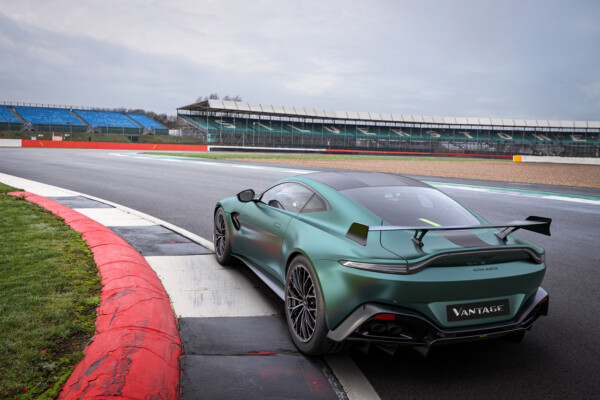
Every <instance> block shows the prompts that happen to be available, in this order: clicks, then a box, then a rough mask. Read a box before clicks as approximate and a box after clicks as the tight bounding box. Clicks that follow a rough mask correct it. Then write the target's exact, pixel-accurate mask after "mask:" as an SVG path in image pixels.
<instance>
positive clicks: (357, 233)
mask: <svg viewBox="0 0 600 400" xmlns="http://www.w3.org/2000/svg"><path fill="white" fill-rule="evenodd" d="M550 223H552V219H551V218H544V217H536V216H531V217H527V218H525V220H524V221H512V222H509V223H506V224H499V225H452V226H391V225H380V226H367V225H363V224H360V223H358V222H355V223H353V224H352V225H350V229H348V232H347V233H346V237H347V238H348V239H351V240H354V241H355V242H356V243H359V244H362V245H363V246H366V245H367V236H368V235H369V232H371V231H415V235H414V236H413V237H412V241H413V242H415V243H416V244H417V245H418V246H419V247H423V238H424V237H425V235H426V234H427V232H429V231H459V230H470V229H490V228H502V230H501V231H499V232H496V233H495V235H496V236H498V237H499V238H500V239H502V240H503V241H505V242H506V238H507V236H508V235H510V234H511V233H513V232H514V231H516V230H518V229H525V230H528V231H532V232H537V233H541V234H543V235H547V236H550Z"/></svg>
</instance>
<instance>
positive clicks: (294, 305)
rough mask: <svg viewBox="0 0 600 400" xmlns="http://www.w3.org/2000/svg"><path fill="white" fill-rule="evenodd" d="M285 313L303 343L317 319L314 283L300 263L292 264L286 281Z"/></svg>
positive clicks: (309, 336)
mask: <svg viewBox="0 0 600 400" xmlns="http://www.w3.org/2000/svg"><path fill="white" fill-rule="evenodd" d="M286 307H287V315H288V318H289V323H290V326H291V328H292V329H293V331H294V333H295V335H296V337H297V338H298V340H300V341H301V342H303V343H306V342H308V341H309V340H310V339H312V337H313V334H314V332H315V323H316V320H317V299H316V297H315V285H314V284H313V280H312V278H311V276H310V273H309V272H308V270H307V269H306V267H305V266H304V265H303V264H302V263H298V264H296V265H292V270H291V271H290V277H289V280H288V282H287V302H286Z"/></svg>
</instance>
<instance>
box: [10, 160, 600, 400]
mask: <svg viewBox="0 0 600 400" xmlns="http://www.w3.org/2000/svg"><path fill="white" fill-rule="evenodd" d="M115 153H116V152H115V151H100V150H63V149H0V172H1V173H5V174H9V175H14V176H18V177H22V178H26V179H31V180H34V181H38V182H43V183H47V184H50V185H55V186H59V187H62V188H66V189H71V190H75V191H78V192H81V193H84V194H88V195H92V196H96V197H99V198H102V199H106V200H109V201H112V202H115V203H118V204H121V205H124V206H126V207H130V208H133V209H136V210H138V211H141V212H144V213H146V214H149V215H152V216H155V217H157V218H160V219H163V220H165V221H167V222H169V223H172V224H174V225H177V226H180V227H182V228H184V229H187V230H189V231H191V232H193V233H195V234H197V235H199V236H201V237H203V238H206V239H209V240H210V239H211V238H212V213H213V206H214V204H215V202H216V201H217V200H219V199H221V198H223V197H227V196H231V195H234V194H235V193H237V192H239V191H241V190H243V189H247V188H253V189H255V190H256V191H259V190H262V189H263V188H265V187H266V186H268V185H269V184H270V183H272V182H274V181H275V180H277V179H280V178H283V177H286V176H291V175H296V174H297V173H299V172H301V171H300V170H301V168H298V169H295V168H291V167H289V166H285V167H283V166H282V168H277V167H275V166H273V165H264V166H261V165H244V164H242V163H234V162H220V161H201V162H199V161H187V162H175V161H173V160H164V159H151V158H143V157H132V156H127V155H124V156H123V155H122V154H124V153H119V154H121V156H116V155H114V154H115ZM419 178H420V179H422V180H425V181H428V182H438V183H437V184H436V186H438V187H439V188H440V189H441V190H443V191H445V192H446V193H448V194H449V195H451V196H453V197H454V198H456V199H457V200H459V201H460V202H462V203H463V204H465V205H466V206H468V207H470V208H471V209H473V210H474V211H476V212H478V213H480V214H482V215H483V216H484V217H485V218H487V219H488V220H489V221H490V222H496V223H500V222H506V221H511V220H515V219H522V218H525V217H527V216H529V215H539V216H544V217H550V218H552V219H553V222H552V228H551V230H552V236H551V237H546V236H542V235H535V234H533V233H530V232H519V233H518V234H519V235H520V236H523V237H525V238H528V239H532V240H534V241H535V242H537V243H539V244H541V245H542V246H544V247H545V248H546V251H547V256H546V261H547V265H548V269H547V273H546V277H545V280H544V283H543V287H544V288H545V289H546V290H547V291H548V293H550V313H549V316H548V317H545V318H541V319H540V320H538V321H537V322H536V324H534V327H533V329H532V330H531V331H530V332H529V333H528V334H527V335H526V336H525V339H524V341H523V342H522V343H521V344H519V345H517V344H514V343H509V342H505V341H501V340H494V341H486V342H479V343H475V344H465V345H458V346H448V347H440V348H437V349H435V350H434V351H433V352H432V353H431V354H430V356H429V357H428V358H427V359H421V358H418V357H416V356H413V355H412V354H409V353H405V352H398V353H397V354H396V355H394V356H391V355H388V354H386V353H384V352H382V351H381V350H377V349H375V350H372V351H370V352H369V353H367V354H365V353H362V352H360V351H358V350H352V351H351V352H350V355H351V357H352V358H353V359H354V361H355V362H356V363H357V365H358V366H359V368H360V369H361V370H362V371H363V373H364V374H365V375H366V377H367V378H368V379H369V381H370V382H371V384H372V385H373V387H374V388H375V390H376V391H377V393H378V394H379V396H380V397H381V398H382V399H397V398H402V399H406V398H444V399H451V398H457V399H458V398H460V399H463V398H487V399H495V398H498V399H505V398H545V399H549V398H582V399H583V398H598V394H599V393H600V379H598V378H597V375H598V372H599V371H600V338H599V334H600V306H599V304H600V251H599V247H598V239H599V238H600V202H599V201H597V200H599V199H600V190H595V189H578V188H566V187H552V186H540V185H531V184H527V185H524V184H507V183H499V182H489V181H486V182H484V181H465V180H458V179H449V178H443V179H442V178H435V177H419ZM465 184H468V185H477V186H483V187H494V188H509V189H519V191H514V190H510V191H509V190H504V189H493V190H489V189H482V188H474V187H472V186H465ZM542 192H554V193H557V194H560V196H549V195H548V194H547V193H542ZM577 196H579V197H577ZM581 196H591V197H595V198H596V200H593V199H592V200H591V201H590V200H589V197H588V198H587V199H586V198H581ZM265 290H268V289H265ZM265 296H268V297H270V298H273V297H274V296H272V295H269V294H265Z"/></svg>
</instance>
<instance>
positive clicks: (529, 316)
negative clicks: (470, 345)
mask: <svg viewBox="0 0 600 400" xmlns="http://www.w3.org/2000/svg"><path fill="white" fill-rule="evenodd" d="M548 299H549V296H548V293H547V292H546V291H545V290H544V289H542V288H538V290H537V292H536V293H535V294H534V295H533V296H531V297H530V298H529V299H528V300H527V301H526V302H525V304H524V305H523V306H522V308H521V310H520V311H519V313H517V315H516V316H515V317H514V318H513V319H512V320H510V321H505V322H501V323H492V324H485V325H476V326H469V327H462V328H443V329H442V328H440V327H438V326H436V325H435V324H434V323H432V322H431V321H429V320H428V319H427V318H425V317H423V316H422V315H420V314H419V313H417V312H412V311H408V310H404V311H398V309H397V308H394V307H390V306H386V305H379V304H364V305H362V306H360V307H359V308H358V309H356V310H355V311H354V312H353V313H351V314H350V315H349V316H348V317H347V318H346V319H345V320H344V321H343V322H342V323H341V324H340V325H339V326H338V327H337V328H335V329H333V330H331V331H329V333H328V335H327V337H328V338H329V339H331V340H334V341H343V340H350V341H367V342H376V343H379V344H390V345H391V344H393V345H401V346H414V347H421V348H422V349H424V351H425V354H426V352H427V351H428V349H429V348H430V347H432V346H438V345H444V344H452V343H461V342H470V341H477V340H482V339H491V338H497V337H501V336H506V335H511V334H518V333H521V332H525V331H527V330H529V329H530V328H531V326H532V325H533V323H534V322H535V321H536V320H537V319H538V318H539V317H540V316H542V315H547V314H548ZM377 316H380V318H376V317H377ZM421 352H423V351H421Z"/></svg>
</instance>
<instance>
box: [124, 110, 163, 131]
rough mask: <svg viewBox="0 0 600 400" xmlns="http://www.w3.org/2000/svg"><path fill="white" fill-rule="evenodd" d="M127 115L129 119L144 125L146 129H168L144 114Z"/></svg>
mask: <svg viewBox="0 0 600 400" xmlns="http://www.w3.org/2000/svg"><path fill="white" fill-rule="evenodd" d="M126 115H127V116H128V117H129V118H131V119H132V120H134V121H135V122H137V123H138V124H140V125H142V126H143V127H144V128H146V129H149V128H154V129H167V128H165V127H164V126H162V125H161V124H159V123H158V122H156V121H155V120H153V119H152V118H150V117H148V116H146V115H144V114H139V113H127V114H126Z"/></svg>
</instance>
